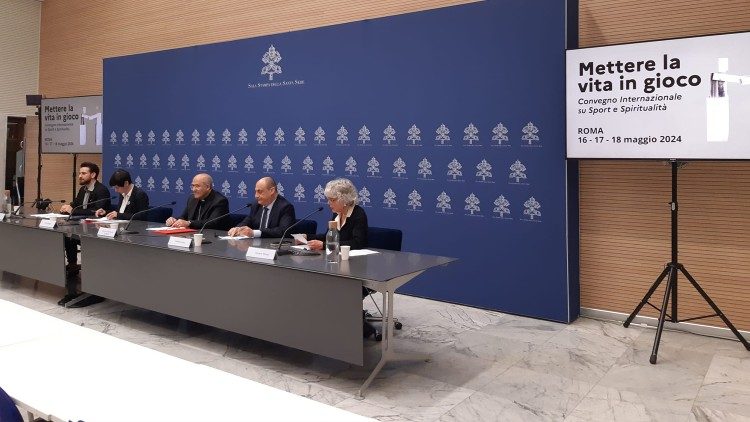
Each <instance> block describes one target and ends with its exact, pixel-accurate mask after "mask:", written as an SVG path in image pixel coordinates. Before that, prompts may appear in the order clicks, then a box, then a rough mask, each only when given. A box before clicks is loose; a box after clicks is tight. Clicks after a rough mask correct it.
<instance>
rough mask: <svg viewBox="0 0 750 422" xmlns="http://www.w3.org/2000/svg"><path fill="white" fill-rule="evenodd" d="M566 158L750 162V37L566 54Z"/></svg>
mask: <svg viewBox="0 0 750 422" xmlns="http://www.w3.org/2000/svg"><path fill="white" fill-rule="evenodd" d="M566 66H567V72H566V73H567V78H566V79H567V86H566V89H567V91H566V92H567V107H566V108H567V156H568V158H653V159H722V160H747V159H750V118H748V117H749V116H750V33H748V32H745V33H737V34H725V35H713V36H705V37H695V38H683V39H674V40H665V41H656V42H644V43H637V44H625V45H616V46H609V47H597V48H585V49H580V50H572V51H568V52H567V65H566Z"/></svg>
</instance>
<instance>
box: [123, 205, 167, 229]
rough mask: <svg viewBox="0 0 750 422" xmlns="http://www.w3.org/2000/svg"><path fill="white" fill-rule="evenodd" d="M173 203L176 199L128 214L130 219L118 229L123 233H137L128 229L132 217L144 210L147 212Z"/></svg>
mask: <svg viewBox="0 0 750 422" xmlns="http://www.w3.org/2000/svg"><path fill="white" fill-rule="evenodd" d="M175 204H177V201H172V202H165V203H163V204H161V205H157V206H155V207H151V208H148V209H145V210H140V211H138V212H136V213H134V214H133V215H131V216H130V220H128V224H126V225H125V227H124V228H123V229H122V230H120V233H123V234H138V232H137V231H128V227H130V223H132V222H133V218H135V216H136V215H138V214H143V213H144V212H149V211H151V210H155V209H157V208H160V207H164V206H167V205H175Z"/></svg>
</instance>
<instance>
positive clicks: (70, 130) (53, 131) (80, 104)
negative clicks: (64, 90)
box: [42, 95, 103, 154]
mask: <svg viewBox="0 0 750 422" xmlns="http://www.w3.org/2000/svg"><path fill="white" fill-rule="evenodd" d="M102 127H103V121H102V96H101V95H95V96H88V97H71V98H50V99H43V100H42V152H43V153H45V154H50V153H52V154H76V153H95V154H101V152H102V143H103V142H102V136H103V129H102Z"/></svg>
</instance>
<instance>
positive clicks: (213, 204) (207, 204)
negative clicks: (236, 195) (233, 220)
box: [179, 189, 229, 230]
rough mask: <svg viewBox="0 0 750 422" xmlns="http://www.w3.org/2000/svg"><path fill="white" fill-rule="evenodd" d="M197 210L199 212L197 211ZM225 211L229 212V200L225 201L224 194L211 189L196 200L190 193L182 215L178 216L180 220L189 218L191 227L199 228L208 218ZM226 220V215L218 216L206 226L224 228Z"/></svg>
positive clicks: (225, 212) (227, 219) (208, 227)
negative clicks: (200, 198)
mask: <svg viewBox="0 0 750 422" xmlns="http://www.w3.org/2000/svg"><path fill="white" fill-rule="evenodd" d="M199 206H200V207H199ZM199 210H200V214H199V213H198V211H199ZM227 213H229V201H227V198H226V197H225V196H224V195H222V194H220V193H219V192H216V191H215V190H213V189H212V190H211V193H209V194H208V196H206V197H205V198H203V200H201V201H198V200H197V199H195V197H194V196H192V195H191V196H190V198H189V199H188V201H187V207H185V211H183V212H182V215H180V216H179V218H180V219H182V220H189V221H190V228H191V229H200V228H201V227H203V224H205V223H206V222H207V221H208V220H211V219H213V218H216V217H219V216H220V215H224V214H227ZM228 221H229V217H228V216H227V217H224V218H220V219H218V220H216V221H212V222H211V223H208V225H206V228H207V229H219V230H224V229H226V228H227V225H228V223H227V222H228Z"/></svg>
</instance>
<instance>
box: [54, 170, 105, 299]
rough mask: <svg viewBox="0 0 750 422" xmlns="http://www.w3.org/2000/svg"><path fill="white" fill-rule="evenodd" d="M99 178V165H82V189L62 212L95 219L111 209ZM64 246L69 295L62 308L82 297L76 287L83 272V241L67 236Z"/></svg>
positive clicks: (66, 284) (79, 171) (79, 177)
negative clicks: (80, 262)
mask: <svg viewBox="0 0 750 422" xmlns="http://www.w3.org/2000/svg"><path fill="white" fill-rule="evenodd" d="M98 178H99V166H98V165H96V164H94V163H90V162H88V161H86V162H83V163H81V165H80V166H79V169H78V184H79V185H80V186H81V188H80V189H79V190H78V194H77V195H76V197H75V199H73V202H71V203H70V204H65V205H63V206H62V207H60V212H62V213H64V214H71V213H72V215H74V216H83V217H93V216H94V215H95V213H96V210H97V209H99V208H103V209H106V210H108V209H111V208H112V203H111V202H110V200H109V198H110V194H109V189H107V187H106V186H104V185H103V184H101V183H99V181H98V180H97V179H98ZM89 204H90V205H89ZM64 244H65V258H66V259H67V262H68V265H67V266H66V272H65V275H66V277H65V286H66V289H67V291H68V293H67V294H66V295H65V297H63V298H62V299H60V301H59V302H57V304H58V305H60V306H66V304H68V302H70V301H72V300H73V299H75V298H77V297H79V296H80V295H81V293H78V291H77V286H76V285H77V284H78V273H79V271H80V270H81V267H80V266H79V265H78V245H80V244H81V241H80V240H78V239H73V238H71V237H68V236H65V237H64ZM97 300H98V301H99V302H101V301H102V300H103V299H101V298H99V299H92V301H90V302H83V303H81V302H77V303H76V304H77V305H78V304H79V303H80V305H79V306H77V307H81V306H88V305H92V304H94V303H97V302H96V301H97Z"/></svg>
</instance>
